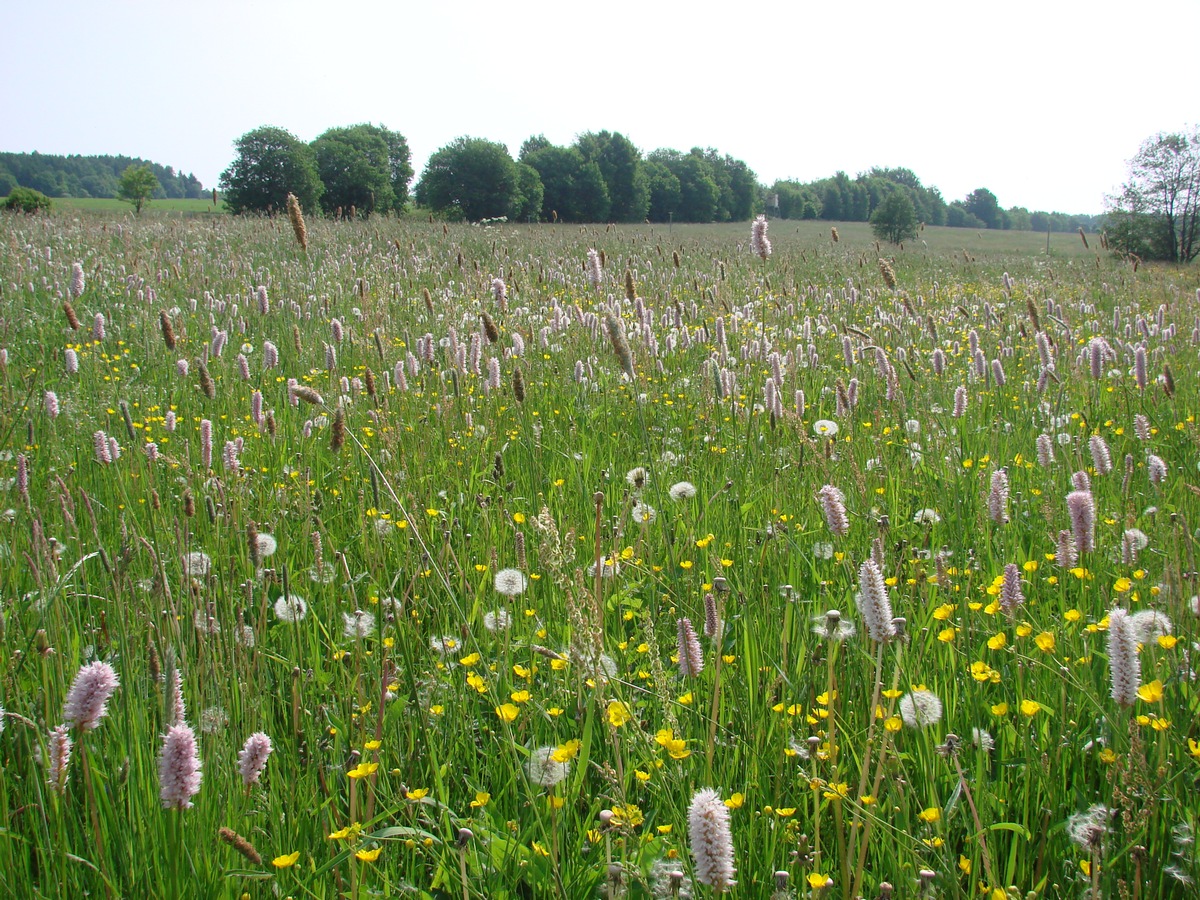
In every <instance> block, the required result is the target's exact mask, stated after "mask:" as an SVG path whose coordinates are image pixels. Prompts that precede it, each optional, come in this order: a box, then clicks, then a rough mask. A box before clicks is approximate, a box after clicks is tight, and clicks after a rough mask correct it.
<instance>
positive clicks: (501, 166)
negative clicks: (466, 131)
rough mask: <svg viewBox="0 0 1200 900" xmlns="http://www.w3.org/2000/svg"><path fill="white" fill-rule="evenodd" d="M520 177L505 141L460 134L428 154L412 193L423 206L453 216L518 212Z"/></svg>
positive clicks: (487, 216) (474, 218)
mask: <svg viewBox="0 0 1200 900" xmlns="http://www.w3.org/2000/svg"><path fill="white" fill-rule="evenodd" d="M518 177H519V176H518V172H517V164H516V163H515V162H514V161H513V158H512V156H510V155H509V152H508V148H507V147H505V146H504V145H503V144H497V143H495V142H494V141H488V140H484V139H483V138H472V137H460V138H458V139H457V140H455V141H453V142H451V143H449V144H447V145H446V146H445V147H442V148H441V149H440V150H438V151H437V152H435V153H434V154H433V155H432V156H431V157H429V162H428V164H426V166H425V172H424V173H423V174H422V175H421V180H420V182H418V184H417V187H416V190H415V191H414V192H413V193H414V196H415V197H416V200H417V202H418V203H420V204H421V205H422V206H427V207H429V208H430V209H432V210H434V211H435V212H440V213H445V214H448V215H450V216H452V217H454V218H461V219H467V220H469V221H478V220H480V219H492V218H499V217H500V216H516V215H517V214H518V213H519V212H520V208H521V200H522V196H521V193H520V191H519V188H518Z"/></svg>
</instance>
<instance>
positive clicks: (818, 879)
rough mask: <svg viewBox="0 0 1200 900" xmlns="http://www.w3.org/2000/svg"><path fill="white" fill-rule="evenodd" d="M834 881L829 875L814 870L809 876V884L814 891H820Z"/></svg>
mask: <svg viewBox="0 0 1200 900" xmlns="http://www.w3.org/2000/svg"><path fill="white" fill-rule="evenodd" d="M832 883H833V879H832V878H830V877H829V876H828V875H822V874H821V873H820V872H813V873H812V874H811V875H809V876H808V886H809V887H810V888H812V889H813V890H814V891H819V890H821V889H822V888H823V887H825V885H827V884H832Z"/></svg>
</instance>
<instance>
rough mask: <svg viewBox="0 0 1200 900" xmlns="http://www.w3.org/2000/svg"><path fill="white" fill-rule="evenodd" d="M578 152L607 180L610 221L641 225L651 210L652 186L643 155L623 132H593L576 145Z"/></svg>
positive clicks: (583, 136)
mask: <svg viewBox="0 0 1200 900" xmlns="http://www.w3.org/2000/svg"><path fill="white" fill-rule="evenodd" d="M575 148H576V149H577V150H578V151H579V152H580V153H582V154H583V158H584V159H585V160H587V161H588V162H593V163H595V164H596V165H597V166H598V167H599V169H600V174H601V175H602V176H603V178H604V185H605V188H606V190H607V192H608V198H609V202H610V207H609V213H608V218H610V219H611V220H612V221H614V222H641V221H643V220H644V219H645V218H646V213H647V211H648V210H649V208H650V183H649V181H648V179H647V177H646V173H645V171H644V169H643V166H642V154H641V152H640V151H639V150H638V148H637V147H635V146H634V145H633V142H632V141H630V140H629V138H627V137H625V136H624V135H623V134H621V133H620V132H611V133H610V132H607V131H599V132H591V131H589V132H588V133H587V134H582V135H580V136H579V138H578V139H577V140H576V141H575Z"/></svg>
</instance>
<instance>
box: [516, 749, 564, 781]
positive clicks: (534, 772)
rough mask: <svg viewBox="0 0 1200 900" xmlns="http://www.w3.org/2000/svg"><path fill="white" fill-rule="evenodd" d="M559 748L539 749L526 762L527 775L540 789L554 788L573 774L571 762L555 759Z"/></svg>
mask: <svg viewBox="0 0 1200 900" xmlns="http://www.w3.org/2000/svg"><path fill="white" fill-rule="evenodd" d="M557 751H558V748H557V747H538V748H537V749H536V750H534V751H533V752H532V753H530V754H529V759H528V760H526V761H525V774H526V775H527V776H528V778H529V780H530V781H531V782H532V783H533V784H536V785H538V786H539V787H553V786H554V785H556V784H558V783H559V782H560V781H563V780H564V779H566V777H567V776H568V775H570V774H571V763H570V761H565V762H559V761H558V760H557V759H555V758H554V757H555V755H556V753H557Z"/></svg>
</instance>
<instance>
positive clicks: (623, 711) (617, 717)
mask: <svg viewBox="0 0 1200 900" xmlns="http://www.w3.org/2000/svg"><path fill="white" fill-rule="evenodd" d="M632 718H633V713H631V712H630V711H629V707H628V706H626V705H625V704H624V703H622V702H621V701H620V700H612V701H610V702H609V704H608V724H609V725H611V726H612V727H613V728H620V727H621V726H622V725H624V724H625V723H626V722H628V721H629V720H630V719H632Z"/></svg>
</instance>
